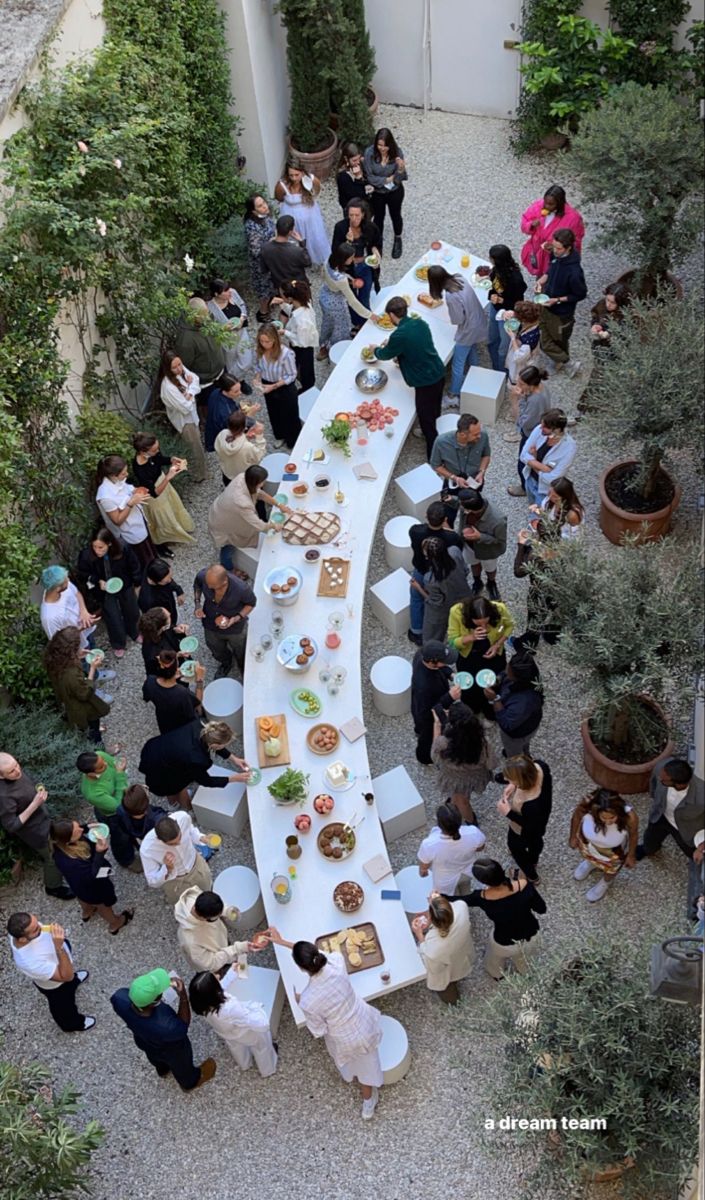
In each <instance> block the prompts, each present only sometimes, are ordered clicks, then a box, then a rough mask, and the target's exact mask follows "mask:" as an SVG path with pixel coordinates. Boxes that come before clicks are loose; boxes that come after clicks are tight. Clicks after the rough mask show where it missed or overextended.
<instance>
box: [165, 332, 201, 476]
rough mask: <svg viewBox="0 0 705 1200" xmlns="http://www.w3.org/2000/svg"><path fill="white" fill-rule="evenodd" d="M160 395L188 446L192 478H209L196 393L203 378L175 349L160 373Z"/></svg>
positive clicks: (170, 353) (170, 417)
mask: <svg viewBox="0 0 705 1200" xmlns="http://www.w3.org/2000/svg"><path fill="white" fill-rule="evenodd" d="M157 386H158V388H159V395H160V397H161V401H162V404H163V405H164V410H165V412H166V415H167V417H168V418H169V420H170V421H171V423H172V425H173V426H174V429H175V430H176V432H177V433H178V434H180V435H181V437H182V438H183V440H184V441H185V442H186V445H187V447H188V463H189V470H190V473H191V478H192V479H193V480H194V482H195V483H203V480H204V479H205V478H206V474H207V471H206V456H205V454H204V453H203V442H202V441H201V431H200V428H199V423H198V409H197V407H196V396H197V395H198V393H199V392H200V390H201V381H200V379H199V378H198V375H196V374H195V373H194V372H193V371H187V370H186V367H185V366H184V364H183V362H182V360H181V358H180V357H179V355H178V354H177V353H176V351H175V350H165V351H164V354H163V355H162V361H161V365H160V368H159V375H158V377H157Z"/></svg>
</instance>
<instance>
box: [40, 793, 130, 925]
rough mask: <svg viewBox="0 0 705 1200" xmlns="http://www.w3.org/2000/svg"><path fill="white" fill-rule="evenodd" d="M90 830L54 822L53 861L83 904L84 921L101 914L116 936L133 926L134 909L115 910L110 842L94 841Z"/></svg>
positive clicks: (86, 826)
mask: <svg viewBox="0 0 705 1200" xmlns="http://www.w3.org/2000/svg"><path fill="white" fill-rule="evenodd" d="M88 830H89V826H88V825H80V824H79V823H78V821H71V820H69V819H68V818H67V817H62V818H61V819H60V820H58V821H52V823H51V829H50V833H49V836H50V838H51V843H52V848H53V853H54V862H55V863H56V865H57V867H58V869H59V870H60V871H61V874H62V875H63V877H64V879H65V880H66V882H67V883H68V885H69V887H70V888H72V889H73V891H74V892H75V893H76V896H77V898H78V902H79V904H80V905H81V914H82V916H81V920H82V921H90V919H91V917H92V916H93V915H94V913H99V914H100V916H101V917H102V918H103V920H104V921H105V922H106V923H107V926H108V929H109V930H110V932H111V934H113V936H115V934H118V933H119V932H120V930H121V929H124V928H125V926H126V925H128V924H129V923H130V921H131V920H132V918H133V917H134V915H135V910H134V909H133V908H125V909H123V911H122V912H120V913H116V912H115V911H114V908H113V905H114V904H115V902H116V900H117V896H116V895H115V888H114V887H113V881H112V879H111V878H110V876H111V875H112V866H111V864H110V862H109V861H108V859H107V858H106V857H105V856H106V854H107V852H108V843H107V842H106V841H104V840H103V839H102V838H97V839H96V841H95V842H94V841H92V840H91V839H89V837H88Z"/></svg>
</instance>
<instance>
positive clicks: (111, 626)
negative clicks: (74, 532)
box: [76, 525, 142, 658]
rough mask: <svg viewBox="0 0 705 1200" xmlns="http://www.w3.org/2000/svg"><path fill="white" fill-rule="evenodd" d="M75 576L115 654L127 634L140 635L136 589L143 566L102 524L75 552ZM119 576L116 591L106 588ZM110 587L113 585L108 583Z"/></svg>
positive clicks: (122, 647) (119, 655) (135, 637)
mask: <svg viewBox="0 0 705 1200" xmlns="http://www.w3.org/2000/svg"><path fill="white" fill-rule="evenodd" d="M76 579H77V581H78V584H79V587H80V588H81V591H82V593H83V596H84V598H85V601H86V606H87V608H88V609H89V611H90V612H101V613H102V616H103V620H104V621H105V628H106V629H107V632H108V637H109V639H110V645H111V646H112V648H113V654H114V655H115V657H116V658H122V657H123V655H124V653H125V647H126V645H127V639H128V637H130V638H132V641H133V642H136V641H137V640H138V637H139V632H138V629H137V622H138V620H139V609H138V607H137V592H138V590H139V587H140V583H141V581H142V568H141V566H140V564H139V560H138V558H137V555H136V554H135V553H134V551H133V550H132V549H131V548H130V547H129V546H128V545H127V544H126V543H125V542H123V541H122V540H121V539H120V538H116V537H115V534H114V533H111V532H110V530H109V529H106V528H105V526H104V525H101V526H100V527H99V528H98V529H96V531H95V533H94V534H93V536H92V538H91V540H90V542H89V544H88V545H87V546H84V547H83V549H82V550H81V551H80V553H79V555H78V563H77V565H76ZM112 579H115V580H119V581H120V583H121V585H122V586H121V587H120V589H119V591H117V592H115V591H113V590H108V581H109V580H112ZM110 586H111V589H113V588H114V587H115V586H116V585H115V584H111V585H110Z"/></svg>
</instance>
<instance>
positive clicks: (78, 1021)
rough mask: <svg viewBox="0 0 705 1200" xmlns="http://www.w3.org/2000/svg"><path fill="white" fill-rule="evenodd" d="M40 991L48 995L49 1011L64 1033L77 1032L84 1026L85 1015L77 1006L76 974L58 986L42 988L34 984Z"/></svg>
mask: <svg viewBox="0 0 705 1200" xmlns="http://www.w3.org/2000/svg"><path fill="white" fill-rule="evenodd" d="M34 986H35V987H36V989H37V991H38V992H41V993H42V995H43V996H46V998H47V1003H48V1005H49V1012H50V1013H51V1015H52V1017H53V1018H54V1020H55V1021H56V1024H57V1025H58V1026H59V1029H63V1031H64V1033H75V1032H76V1031H77V1030H79V1029H83V1028H84V1021H85V1017H84V1016H83V1014H82V1013H80V1012H79V1011H78V1008H77V1007H76V988H77V987H78V979H77V977H76V976H75V975H74V977H73V979H71V980H69V982H68V983H62V984H60V986H59V987H58V988H41V987H40V986H39V984H38V983H35V985H34Z"/></svg>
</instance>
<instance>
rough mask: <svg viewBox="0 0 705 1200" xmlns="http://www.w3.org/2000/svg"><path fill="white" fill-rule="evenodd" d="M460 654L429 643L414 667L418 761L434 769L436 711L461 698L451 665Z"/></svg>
mask: <svg viewBox="0 0 705 1200" xmlns="http://www.w3.org/2000/svg"><path fill="white" fill-rule="evenodd" d="M457 657H458V655H457V652H456V651H455V650H453V649H452V648H451V647H450V646H446V645H444V643H443V642H433V641H432V642H426V644H425V645H424V646H422V647H421V649H420V650H417V652H416V654H415V655H414V661H413V664H412V668H411V715H412V717H413V721H414V730H415V733H416V758H417V760H418V761H419V762H420V763H423V765H424V766H425V767H430V766H431V743H432V742H433V711H434V709H437V708H440V709H443V710H446V709H448V708H450V706H451V704H452V703H453V701H454V700H459V699H460V688H458V687H455V686H453V684H452V675H453V673H452V671H451V665H452V664H453V663H454V662H455V661H456V659H457Z"/></svg>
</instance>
